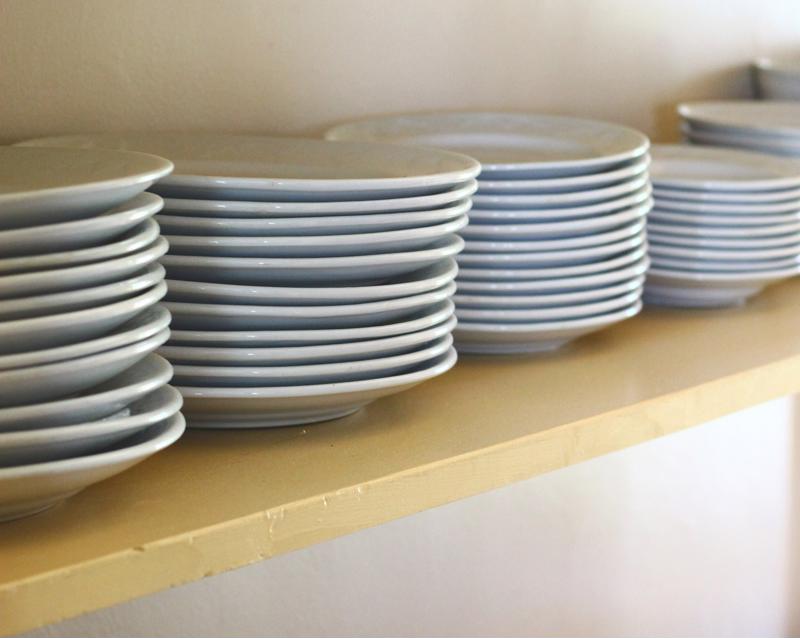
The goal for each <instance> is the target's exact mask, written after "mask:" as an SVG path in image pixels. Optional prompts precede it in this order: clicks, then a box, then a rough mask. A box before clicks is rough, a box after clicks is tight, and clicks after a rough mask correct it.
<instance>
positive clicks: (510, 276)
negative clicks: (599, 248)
mask: <svg viewBox="0 0 800 638" xmlns="http://www.w3.org/2000/svg"><path fill="white" fill-rule="evenodd" d="M646 253H647V247H646V246H642V247H640V248H637V249H635V250H632V251H631V252H629V253H627V254H625V255H621V256H619V257H613V258H611V259H607V260H603V261H597V262H593V263H589V264H580V265H577V266H558V267H555V268H507V269H497V268H461V269H460V270H459V274H458V285H459V286H460V285H461V282H462V281H467V280H478V281H487V280H488V281H498V282H500V281H517V280H524V279H528V280H534V279H535V280H541V279H556V278H562V277H576V276H582V275H590V274H595V273H600V272H606V271H608V270H615V269H617V268H621V267H623V266H628V265H630V264H632V263H634V262H637V261H639V260H640V259H642V258H643V257H644V256H645V254H646Z"/></svg>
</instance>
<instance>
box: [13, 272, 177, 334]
mask: <svg viewBox="0 0 800 638" xmlns="http://www.w3.org/2000/svg"><path fill="white" fill-rule="evenodd" d="M164 274H165V271H164V267H163V266H162V265H161V264H150V265H149V266H147V268H145V269H144V271H141V272H139V273H137V274H135V275H134V276H132V277H130V278H128V279H123V280H122V281H116V282H113V283H110V284H104V285H102V286H94V287H92V288H81V289H79V290H68V291H66V292H57V293H53V294H49V295H34V296H31V297H18V298H16V299H0V321H10V320H12V319H30V318H33V317H39V316H42V315H55V314H60V313H62V312H74V311H76V310H85V309H87V308H96V307H98V306H105V305H107V304H110V303H113V302H116V301H121V300H123V299H127V298H130V297H133V296H134V295H137V294H139V293H141V292H144V291H145V290H149V289H150V288H153V287H154V286H155V285H156V284H158V283H159V282H161V281H163V280H164Z"/></svg>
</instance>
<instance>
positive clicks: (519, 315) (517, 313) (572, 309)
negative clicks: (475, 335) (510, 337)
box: [456, 287, 642, 325]
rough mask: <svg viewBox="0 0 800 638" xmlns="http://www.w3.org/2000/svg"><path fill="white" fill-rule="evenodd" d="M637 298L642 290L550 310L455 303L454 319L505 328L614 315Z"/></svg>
mask: <svg viewBox="0 0 800 638" xmlns="http://www.w3.org/2000/svg"><path fill="white" fill-rule="evenodd" d="M641 296H642V289H641V287H639V288H635V289H634V290H632V291H630V292H627V293H624V294H622V295H618V296H616V297H612V298H611V299H602V300H599V301H590V302H588V303H578V304H574V305H572V304H571V305H568V306H557V307H553V308H462V307H461V306H459V305H457V304H456V317H458V321H459V323H461V322H463V323H467V324H469V323H498V324H503V325H505V324H515V323H530V322H537V321H561V320H562V319H575V318H577V317H592V316H594V315H599V314H606V313H609V312H614V311H615V310H618V309H620V308H623V307H627V306H630V305H631V304H632V303H635V302H636V301H638V300H639V297H641Z"/></svg>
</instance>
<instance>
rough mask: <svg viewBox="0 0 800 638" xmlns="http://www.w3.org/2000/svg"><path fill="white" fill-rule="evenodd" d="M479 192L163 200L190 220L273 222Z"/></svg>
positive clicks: (405, 208)
mask: <svg viewBox="0 0 800 638" xmlns="http://www.w3.org/2000/svg"><path fill="white" fill-rule="evenodd" d="M477 188H478V182H477V181H476V180H474V179H470V180H467V181H465V182H463V183H460V184H456V185H455V186H451V187H450V188H447V189H445V190H443V191H442V192H441V193H435V194H433V195H416V196H410V197H390V198H383V199H362V200H353V201H319V202H264V201H260V202H250V201H246V200H231V201H225V200H218V199H178V198H167V199H165V200H164V212H165V213H169V214H171V215H175V216H177V215H191V216H192V217H214V218H216V219H223V218H228V217H232V218H241V219H243V218H247V219H263V218H268V219H276V218H285V217H309V216H313V217H320V216H325V215H336V216H338V215H347V216H349V215H358V214H375V213H388V212H396V213H397V212H411V211H425V210H434V209H436V208H441V207H448V206H452V205H453V204H454V203H455V202H462V201H464V200H466V199H467V198H469V197H470V195H472V194H473V193H474V192H475V191H476V190H477Z"/></svg>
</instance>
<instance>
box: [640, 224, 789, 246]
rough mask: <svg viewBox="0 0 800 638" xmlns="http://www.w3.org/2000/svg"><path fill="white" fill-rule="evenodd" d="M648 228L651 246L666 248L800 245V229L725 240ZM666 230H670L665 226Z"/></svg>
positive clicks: (700, 234)
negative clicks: (781, 233)
mask: <svg viewBox="0 0 800 638" xmlns="http://www.w3.org/2000/svg"><path fill="white" fill-rule="evenodd" d="M661 228H662V227H661V226H659V227H658V230H654V229H652V228H648V230H647V238H648V241H649V242H650V243H651V244H664V245H668V246H683V247H686V248H721V249H723V250H741V251H742V252H746V251H749V250H764V249H767V248H776V247H783V246H793V245H798V244H800V229H798V230H796V231H795V232H793V233H788V234H785V235H776V236H768V237H747V236H743V237H742V238H741V239H726V238H717V237H706V236H705V235H704V234H702V233H699V234H697V235H678V234H673V233H664V232H661V230H660V229H661ZM667 228H671V227H670V226H667Z"/></svg>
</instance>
